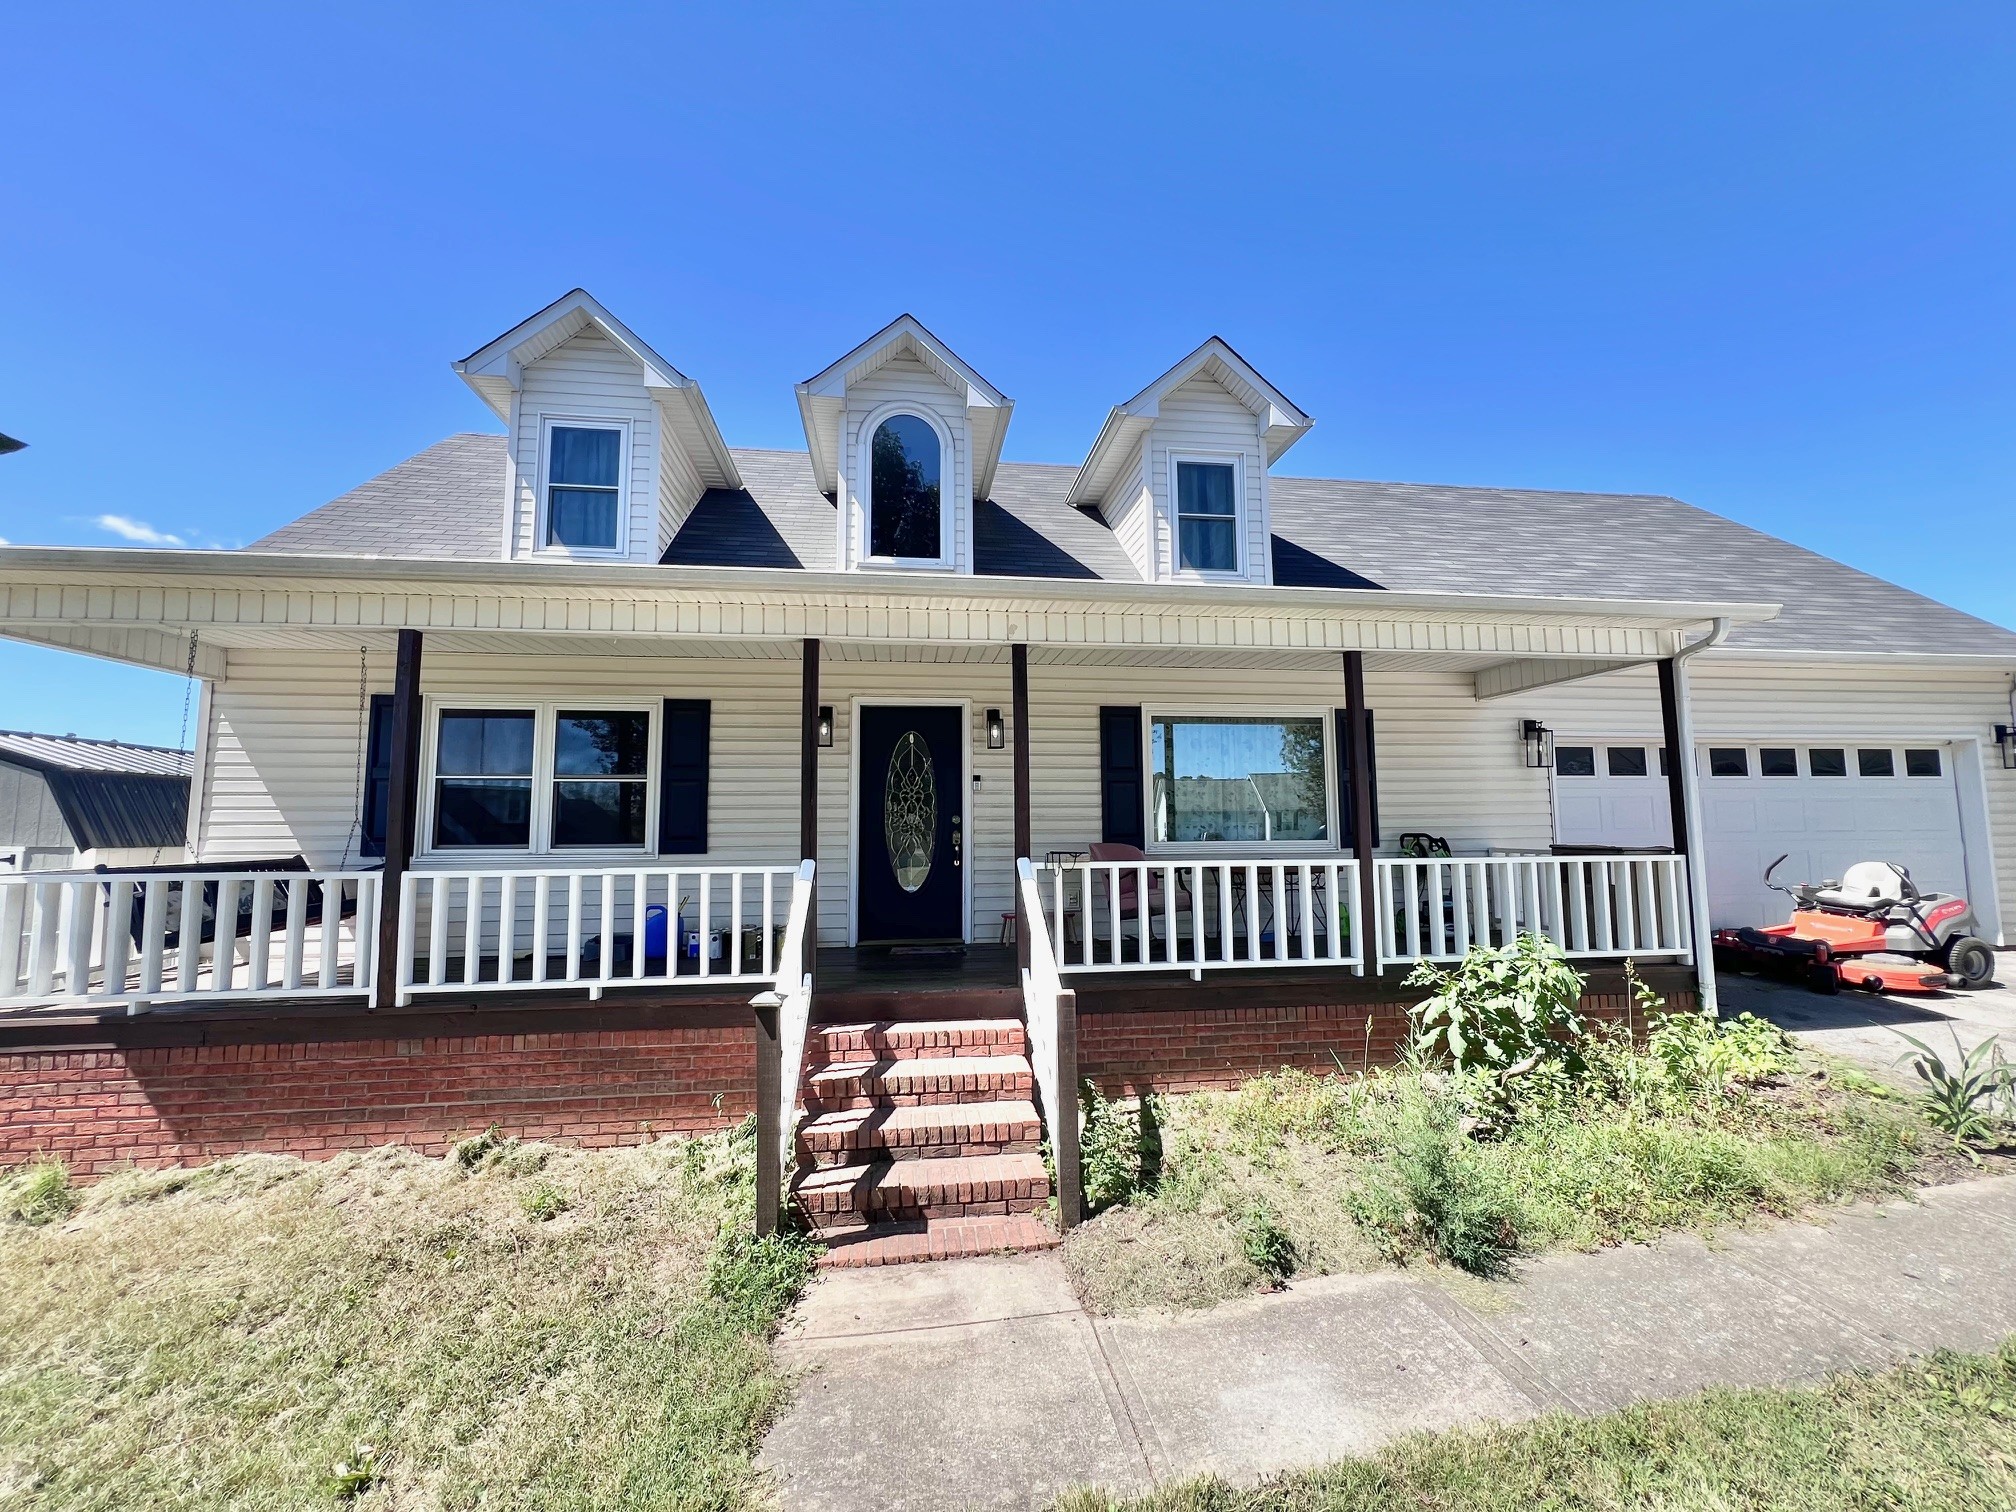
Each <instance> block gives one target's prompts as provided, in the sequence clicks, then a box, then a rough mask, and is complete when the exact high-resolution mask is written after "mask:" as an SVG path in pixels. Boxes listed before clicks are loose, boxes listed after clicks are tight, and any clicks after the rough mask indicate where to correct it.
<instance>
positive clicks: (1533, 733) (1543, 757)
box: [1519, 719, 1554, 767]
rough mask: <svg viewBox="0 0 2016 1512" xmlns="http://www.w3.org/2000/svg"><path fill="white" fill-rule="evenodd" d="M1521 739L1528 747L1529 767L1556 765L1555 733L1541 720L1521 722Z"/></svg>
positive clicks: (1527, 758) (1524, 720)
mask: <svg viewBox="0 0 2016 1512" xmlns="http://www.w3.org/2000/svg"><path fill="white" fill-rule="evenodd" d="M1519 739H1520V740H1521V741H1522V742H1523V743H1524V744H1525V746H1526V765H1528V766H1529V767H1551V766H1553V765H1554V732H1553V731H1552V730H1550V729H1548V728H1547V726H1545V725H1543V724H1542V723H1540V721H1539V720H1537V719H1522V720H1520V721H1519Z"/></svg>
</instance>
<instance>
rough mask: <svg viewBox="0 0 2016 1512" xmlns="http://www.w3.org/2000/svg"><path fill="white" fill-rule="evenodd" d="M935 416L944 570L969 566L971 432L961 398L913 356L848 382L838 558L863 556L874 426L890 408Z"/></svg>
mask: <svg viewBox="0 0 2016 1512" xmlns="http://www.w3.org/2000/svg"><path fill="white" fill-rule="evenodd" d="M897 407H900V408H901V409H902V410H903V411H905V412H907V413H909V414H914V415H920V416H923V417H925V418H926V419H928V420H934V421H936V422H937V427H936V428H937V429H938V430H939V432H940V433H941V435H942V436H943V437H944V438H946V439H947V441H948V443H949V444H947V445H946V447H945V454H944V456H943V457H942V458H940V461H939V484H938V499H939V508H940V509H942V510H944V511H945V512H946V516H947V519H946V521H945V525H944V535H945V539H946V561H945V566H944V567H943V568H942V569H940V570H942V571H947V572H971V571H972V570H973V437H972V428H971V426H970V425H969V424H968V423H967V419H966V406H965V401H964V399H963V398H962V397H961V396H959V395H957V394H954V393H953V392H952V390H950V389H949V388H947V387H946V386H945V385H944V384H943V383H941V382H940V381H939V380H938V376H937V374H935V373H933V372H932V371H931V370H930V369H929V368H927V367H926V366H925V365H924V364H923V363H921V362H919V361H918V360H917V359H916V358H914V357H909V356H903V357H896V358H892V359H891V360H890V361H888V362H886V363H884V364H883V365H882V366H881V367H879V368H877V369H876V370H875V371H874V372H873V373H871V374H869V375H868V376H867V377H866V378H863V379H861V380H859V381H858V382H854V383H849V384H848V385H847V408H846V411H845V415H844V419H843V424H842V428H841V437H842V446H841V458H840V461H841V466H842V468H843V469H844V476H845V485H844V486H845V493H846V498H847V511H846V515H845V518H844V522H843V523H844V528H845V530H846V540H845V542H844V545H845V548H846V549H845V551H844V552H843V553H842V557H841V560H842V561H843V563H845V564H846V565H847V566H851V567H858V566H861V565H862V564H863V562H864V561H866V559H867V556H868V521H867V506H868V494H869V489H868V477H867V473H866V469H867V466H868V442H869V438H870V436H871V434H872V433H873V430H874V428H875V427H876V426H877V425H880V424H881V423H882V421H884V420H886V419H888V418H889V416H890V414H892V413H894V412H895V409H896V408H897Z"/></svg>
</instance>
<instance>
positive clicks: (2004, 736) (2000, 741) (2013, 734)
mask: <svg viewBox="0 0 2016 1512" xmlns="http://www.w3.org/2000/svg"><path fill="white" fill-rule="evenodd" d="M1995 744H1996V745H1997V746H1999V747H2000V748H2001V751H2002V765H2003V766H2005V767H2008V768H2009V769H2010V770H2011V771H2016V725H2000V724H1998V725H1997V726H1995Z"/></svg>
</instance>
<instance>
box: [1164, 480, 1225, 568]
mask: <svg viewBox="0 0 2016 1512" xmlns="http://www.w3.org/2000/svg"><path fill="white" fill-rule="evenodd" d="M1238 480H1239V469H1238V468H1236V467H1234V466H1233V465H1232V464H1231V463H1229V462H1178V463H1177V464H1176V543H1177V565H1178V566H1179V567H1180V568H1181V569H1182V570H1183V571H1185V572H1237V571H1238V570H1239V497H1238Z"/></svg>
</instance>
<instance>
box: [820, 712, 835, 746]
mask: <svg viewBox="0 0 2016 1512" xmlns="http://www.w3.org/2000/svg"><path fill="white" fill-rule="evenodd" d="M819 744H821V745H822V746H830V745H832V744H833V705H831V704H821V705H819Z"/></svg>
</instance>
